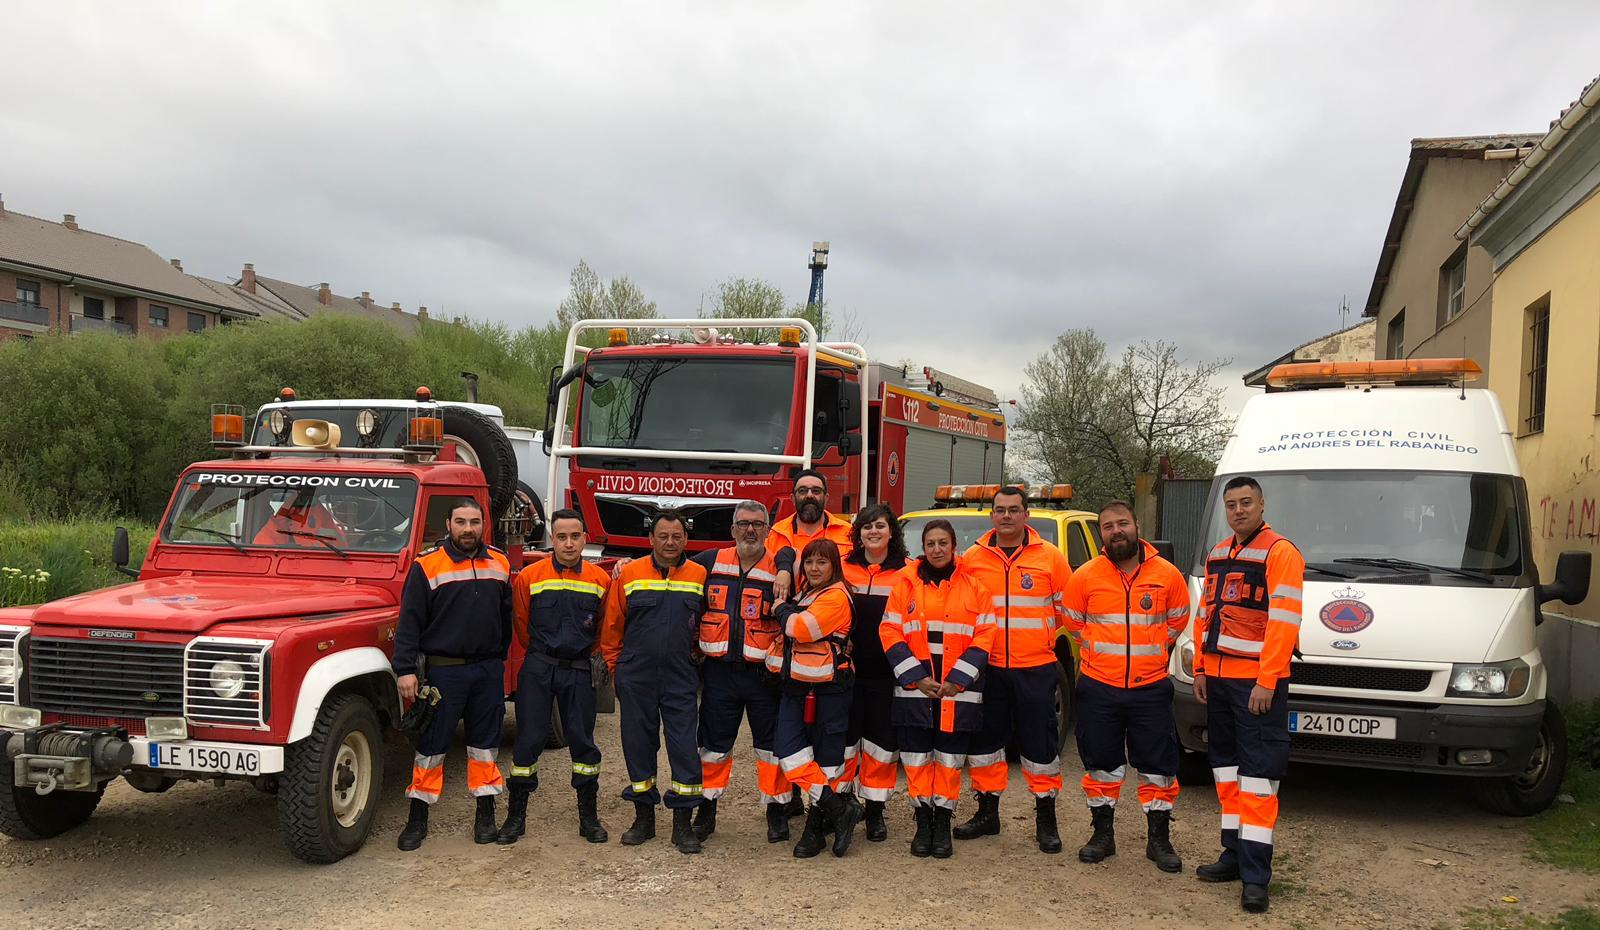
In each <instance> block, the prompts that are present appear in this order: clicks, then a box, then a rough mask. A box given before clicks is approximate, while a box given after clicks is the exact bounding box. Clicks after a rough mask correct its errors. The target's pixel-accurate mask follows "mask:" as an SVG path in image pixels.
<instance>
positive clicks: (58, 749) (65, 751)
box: [0, 724, 283, 794]
mask: <svg viewBox="0 0 1600 930" xmlns="http://www.w3.org/2000/svg"><path fill="white" fill-rule="evenodd" d="M0 754H3V755H4V756H5V759H6V762H7V763H8V764H9V766H10V768H11V782H12V784H13V785H14V786H15V787H18V788H33V789H35V790H39V791H40V793H42V794H44V793H49V792H50V791H55V790H64V791H92V790H94V789H95V788H96V787H97V786H98V785H100V784H101V783H103V782H106V781H109V780H111V779H113V778H116V777H117V776H118V775H121V774H124V773H125V772H128V771H130V770H139V769H143V770H149V771H156V772H160V773H162V774H170V775H173V776H175V777H184V776H191V775H202V776H234V777H246V778H253V777H256V776H260V775H274V774H277V773H279V772H282V771H283V747H282V746H261V745H255V744H244V743H214V742H205V741H201V740H173V741H170V742H168V741H160V742H153V741H151V740H149V739H146V738H144V737H142V736H138V737H132V738H129V737H128V736H127V733H126V731H122V730H115V729H110V728H108V729H103V730H74V729H68V728H66V727H62V726H61V725H59V724H49V725H46V726H42V727H36V728H34V729H32V730H13V729H0ZM246 760H248V764H246Z"/></svg>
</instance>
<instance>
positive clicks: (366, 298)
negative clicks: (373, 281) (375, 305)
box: [361, 291, 372, 310]
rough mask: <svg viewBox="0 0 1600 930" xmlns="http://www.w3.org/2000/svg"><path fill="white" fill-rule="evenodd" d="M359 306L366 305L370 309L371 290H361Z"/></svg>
mask: <svg viewBox="0 0 1600 930" xmlns="http://www.w3.org/2000/svg"><path fill="white" fill-rule="evenodd" d="M361 306H363V307H366V308H367V309H368V310H371V309H372V292H371V291H362V292H361Z"/></svg>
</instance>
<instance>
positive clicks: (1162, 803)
mask: <svg viewBox="0 0 1600 930" xmlns="http://www.w3.org/2000/svg"><path fill="white" fill-rule="evenodd" d="M1139 806H1140V807H1143V808H1144V809H1145V810H1146V811H1170V810H1172V802H1171V801H1168V800H1167V799H1166V798H1155V799H1154V800H1152V801H1150V802H1149V803H1148V804H1141V805H1139Z"/></svg>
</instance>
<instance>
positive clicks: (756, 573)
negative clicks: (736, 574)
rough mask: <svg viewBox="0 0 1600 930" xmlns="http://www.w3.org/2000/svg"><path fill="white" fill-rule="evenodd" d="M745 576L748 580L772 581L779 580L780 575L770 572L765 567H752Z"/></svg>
mask: <svg viewBox="0 0 1600 930" xmlns="http://www.w3.org/2000/svg"><path fill="white" fill-rule="evenodd" d="M744 577H745V579H746V580H748V581H769V582H770V581H777V580H778V576H777V575H774V574H773V573H772V572H769V571H767V570H766V569H764V568H752V569H750V572H749V574H747V575H745V576H744Z"/></svg>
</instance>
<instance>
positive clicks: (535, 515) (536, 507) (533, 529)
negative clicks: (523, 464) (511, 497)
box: [516, 481, 549, 546]
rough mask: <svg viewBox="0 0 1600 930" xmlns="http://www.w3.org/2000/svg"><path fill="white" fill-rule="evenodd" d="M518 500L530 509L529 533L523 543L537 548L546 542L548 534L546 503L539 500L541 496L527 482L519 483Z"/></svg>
mask: <svg viewBox="0 0 1600 930" xmlns="http://www.w3.org/2000/svg"><path fill="white" fill-rule="evenodd" d="M516 499H517V500H518V501H520V502H522V504H523V505H524V506H525V507H527V508H528V517H529V520H528V533H527V536H525V537H524V539H523V542H524V543H525V544H526V545H529V546H536V545H538V544H539V543H541V542H543V541H544V538H545V535H546V533H547V524H548V522H549V517H548V516H547V515H546V513H545V510H544V501H541V500H539V495H538V494H536V493H534V490H533V488H530V487H528V485H527V484H526V483H525V482H522V481H518V482H517V493H516Z"/></svg>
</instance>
